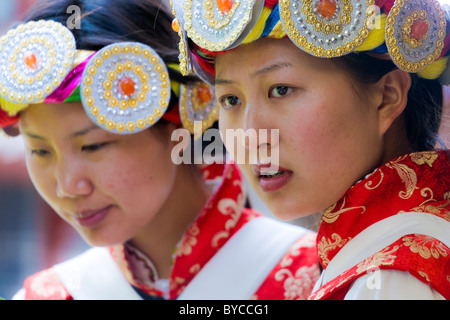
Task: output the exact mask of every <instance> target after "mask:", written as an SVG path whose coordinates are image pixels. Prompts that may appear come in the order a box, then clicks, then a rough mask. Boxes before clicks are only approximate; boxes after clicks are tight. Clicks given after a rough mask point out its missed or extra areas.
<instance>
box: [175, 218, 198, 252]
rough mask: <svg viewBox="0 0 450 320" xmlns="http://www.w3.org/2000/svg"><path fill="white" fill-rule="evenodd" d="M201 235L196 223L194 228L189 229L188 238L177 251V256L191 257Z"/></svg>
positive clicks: (186, 237) (185, 238)
mask: <svg viewBox="0 0 450 320" xmlns="http://www.w3.org/2000/svg"><path fill="white" fill-rule="evenodd" d="M199 234H200V228H199V227H198V225H197V223H196V222H195V223H194V224H193V225H192V227H190V228H189V230H188V232H187V233H186V236H185V237H184V239H183V241H182V243H181V244H180V246H179V247H178V249H177V256H182V255H186V256H188V255H190V254H191V253H192V248H193V247H194V246H195V245H196V244H197V242H198V240H197V237H198V235H199Z"/></svg>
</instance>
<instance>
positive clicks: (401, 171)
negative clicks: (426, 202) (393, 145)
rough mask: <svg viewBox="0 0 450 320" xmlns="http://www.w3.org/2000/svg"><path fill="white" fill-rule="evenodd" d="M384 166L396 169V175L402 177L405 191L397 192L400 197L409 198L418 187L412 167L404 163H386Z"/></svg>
mask: <svg viewBox="0 0 450 320" xmlns="http://www.w3.org/2000/svg"><path fill="white" fill-rule="evenodd" d="M386 166H387V167H388V168H391V169H395V170H397V173H398V175H399V176H400V178H401V179H402V181H403V183H404V184H405V187H406V191H400V192H399V193H398V195H399V197H400V198H402V199H409V198H410V197H411V196H412V194H413V193H414V190H416V189H418V187H417V175H416V173H415V172H414V170H413V169H411V168H409V167H408V166H407V165H405V164H401V163H396V162H393V163H387V164H386Z"/></svg>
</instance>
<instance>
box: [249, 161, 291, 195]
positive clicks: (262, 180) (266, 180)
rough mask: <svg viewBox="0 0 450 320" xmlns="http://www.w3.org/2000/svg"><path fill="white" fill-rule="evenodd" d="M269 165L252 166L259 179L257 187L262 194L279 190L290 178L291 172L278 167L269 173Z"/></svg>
mask: <svg viewBox="0 0 450 320" xmlns="http://www.w3.org/2000/svg"><path fill="white" fill-rule="evenodd" d="M269 168H270V165H265V166H254V170H255V172H256V174H257V178H258V179H259V186H260V187H261V189H262V190H263V191H264V192H273V191H277V190H279V189H281V188H282V187H283V186H285V185H286V184H287V183H288V182H289V180H290V179H291V178H292V175H293V172H292V171H291V170H288V169H285V168H282V167H278V168H277V170H273V171H270V169H269Z"/></svg>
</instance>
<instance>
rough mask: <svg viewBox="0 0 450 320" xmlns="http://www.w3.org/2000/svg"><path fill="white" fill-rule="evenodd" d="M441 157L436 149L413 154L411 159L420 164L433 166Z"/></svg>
mask: <svg viewBox="0 0 450 320" xmlns="http://www.w3.org/2000/svg"><path fill="white" fill-rule="evenodd" d="M438 157H439V154H438V153H437V152H434V151H428V152H420V153H413V154H411V160H412V161H414V162H415V163H416V164H418V165H422V164H425V163H426V164H427V165H429V166H430V167H432V166H433V162H434V160H436V159H437V158H438Z"/></svg>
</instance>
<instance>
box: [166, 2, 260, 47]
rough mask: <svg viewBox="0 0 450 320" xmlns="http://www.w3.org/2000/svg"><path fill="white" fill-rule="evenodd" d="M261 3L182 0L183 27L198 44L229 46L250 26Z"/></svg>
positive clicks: (256, 19)
mask: <svg viewBox="0 0 450 320" xmlns="http://www.w3.org/2000/svg"><path fill="white" fill-rule="evenodd" d="M174 1H175V0H174ZM263 7H264V1H263V0H248V1H247V0H204V1H201V0H186V1H184V4H183V9H184V17H183V18H184V22H185V23H184V28H185V30H186V32H187V35H188V37H189V38H191V39H192V41H194V42H195V43H196V44H197V45H199V46H200V47H202V48H205V49H207V50H209V51H221V50H225V49H231V48H233V47H235V46H237V45H239V44H240V43H241V42H242V41H243V40H244V39H245V37H246V35H247V34H248V33H249V32H250V31H251V30H252V29H253V27H254V26H255V24H256V22H257V21H258V18H259V16H260V15H261V11H262V9H263Z"/></svg>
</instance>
